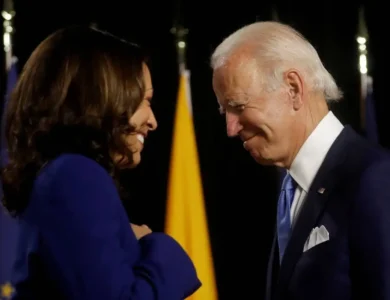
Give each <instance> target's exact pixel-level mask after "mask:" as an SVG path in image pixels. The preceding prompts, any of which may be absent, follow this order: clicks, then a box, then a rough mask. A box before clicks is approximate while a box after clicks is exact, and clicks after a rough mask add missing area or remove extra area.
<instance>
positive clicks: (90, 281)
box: [14, 154, 200, 300]
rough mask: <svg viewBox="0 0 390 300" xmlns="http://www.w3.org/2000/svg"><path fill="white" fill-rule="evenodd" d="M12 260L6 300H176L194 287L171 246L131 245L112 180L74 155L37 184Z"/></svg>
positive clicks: (180, 254) (189, 267)
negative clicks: (10, 294)
mask: <svg viewBox="0 0 390 300" xmlns="http://www.w3.org/2000/svg"><path fill="white" fill-rule="evenodd" d="M17 256H18V261H17V264H16V266H15V270H14V284H15V287H16V295H15V297H14V299H42V298H45V297H46V298H48V299H56V300H60V299H72V300H77V299H80V300H81V299H82V300H97V299H102V300H103V299H104V300H108V299H110V300H111V299H132V300H137V299H139V300H155V299H159V300H160V299H161V300H182V299H184V298H185V297H187V296H188V295H190V294H192V293H193V292H194V291H195V290H196V289H198V288H199V286H200V282H199V280H198V278H197V275H196V272H195V269H194V266H193V264H192V262H191V260H190V259H189V257H188V256H187V254H186V253H185V252H184V250H183V249H182V248H181V247H180V246H179V244H178V243H176V242H175V241H174V240H173V239H172V238H170V237H169V236H167V235H165V234H162V233H152V234H150V235H147V236H145V237H143V238H142V239H140V240H139V241H138V240H137V239H136V237H135V235H134V233H133V231H132V230H131V228H130V224H129V220H128V218H127V215H126V213H125V210H124V208H123V206H122V203H121V200H120V199H119V196H118V193H117V189H116V187H115V185H114V183H113V180H112V179H111V177H110V176H109V175H108V173H107V172H106V171H105V169H103V168H102V167H101V166H100V165H98V164H97V163H96V162H94V161H92V160H90V159H88V158H86V157H84V156H81V155H73V154H66V155H62V156H60V157H59V158H57V159H56V160H54V161H52V162H51V163H49V164H48V165H47V166H46V167H45V168H44V169H43V170H42V172H41V173H40V175H39V176H38V177H37V179H36V181H35V185H34V189H33V192H32V195H31V199H30V203H29V205H28V207H27V210H26V211H25V212H24V213H23V215H22V217H21V236H20V244H19V249H18V253H17Z"/></svg>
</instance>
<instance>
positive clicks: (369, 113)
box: [365, 76, 379, 143]
mask: <svg viewBox="0 0 390 300" xmlns="http://www.w3.org/2000/svg"><path fill="white" fill-rule="evenodd" d="M365 122H366V137H367V138H368V139H369V140H370V141H372V142H375V143H378V142H379V137H378V125H377V120H376V111H375V102H374V97H373V86H372V78H371V77H370V76H368V78H367V94H366V99H365Z"/></svg>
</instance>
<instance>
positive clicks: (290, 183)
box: [282, 173, 295, 190]
mask: <svg viewBox="0 0 390 300" xmlns="http://www.w3.org/2000/svg"><path fill="white" fill-rule="evenodd" d="M282 189H283V190H293V189H295V182H294V179H293V178H292V177H291V175H290V173H287V174H286V176H285V177H284V180H283V185H282Z"/></svg>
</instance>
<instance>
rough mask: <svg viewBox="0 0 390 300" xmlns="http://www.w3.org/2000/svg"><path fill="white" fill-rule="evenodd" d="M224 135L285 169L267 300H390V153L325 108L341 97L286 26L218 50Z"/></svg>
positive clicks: (262, 29) (241, 35)
mask: <svg viewBox="0 0 390 300" xmlns="http://www.w3.org/2000/svg"><path fill="white" fill-rule="evenodd" d="M211 64H212V68H213V71H214V72H213V88H214V91H215V94H216V96H217V99H218V102H219V105H220V109H221V111H222V112H223V113H225V114H226V123H227V125H226V126H227V133H228V135H229V136H231V137H234V136H239V137H240V138H241V140H242V141H243V145H244V148H245V149H246V150H247V151H248V152H250V154H251V155H252V157H253V158H254V159H255V160H256V161H257V162H258V163H260V164H263V165H275V166H278V167H282V168H284V169H286V176H285V178H284V181H283V184H282V188H281V192H280V198H279V201H278V208H277V218H276V219H277V222H276V223H277V224H276V232H275V239H274V243H273V247H272V251H271V255H270V262H269V268H268V281H267V291H266V294H267V295H266V298H267V299H269V300H270V299H272V300H274V299H275V300H276V299H278V300H279V299H297V300H306V299H307V300H320V299H324V300H325V299H326V300H346V299H370V300H379V299H381V300H383V299H389V300H390V230H389V228H390V156H389V154H388V153H387V152H385V151H384V150H382V149H380V148H379V147H377V146H375V145H371V144H370V143H369V142H368V141H366V140H364V139H363V138H361V137H360V136H359V135H358V134H357V133H355V132H354V131H353V130H352V129H351V128H350V127H349V126H344V125H343V124H341V123H340V121H339V120H338V119H337V118H336V117H335V116H334V115H333V113H332V112H331V111H329V109H328V103H329V102H331V101H337V100H339V99H340V98H341V96H342V95H341V92H340V91H339V89H338V87H337V85H336V83H335V81H334V79H333V78H332V76H331V75H330V74H329V73H328V71H327V70H326V69H325V68H324V66H323V64H322V63H321V60H320V58H319V57H318V54H317V52H316V50H315V49H314V48H313V47H312V45H310V43H309V42H308V41H307V40H305V38H304V37H302V35H300V34H299V33H298V32H296V31H295V30H294V29H292V28H291V27H289V26H286V25H283V24H280V23H275V22H258V23H255V24H251V25H248V26H246V27H244V28H242V29H240V30H238V31H237V32H235V33H233V34H232V35H231V36H229V37H228V38H226V39H225V40H224V41H223V42H222V43H221V45H219V46H218V47H217V49H216V50H215V52H214V53H213V56H212V59H211Z"/></svg>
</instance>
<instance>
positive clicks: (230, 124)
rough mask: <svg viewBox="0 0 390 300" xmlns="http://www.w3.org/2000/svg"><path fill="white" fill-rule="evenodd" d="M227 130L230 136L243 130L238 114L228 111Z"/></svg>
mask: <svg viewBox="0 0 390 300" xmlns="http://www.w3.org/2000/svg"><path fill="white" fill-rule="evenodd" d="M226 130H227V135H228V136H229V137H235V136H237V135H238V133H239V132H240V131H241V130H242V125H241V124H240V122H239V118H238V116H237V115H235V114H233V113H229V112H226Z"/></svg>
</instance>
